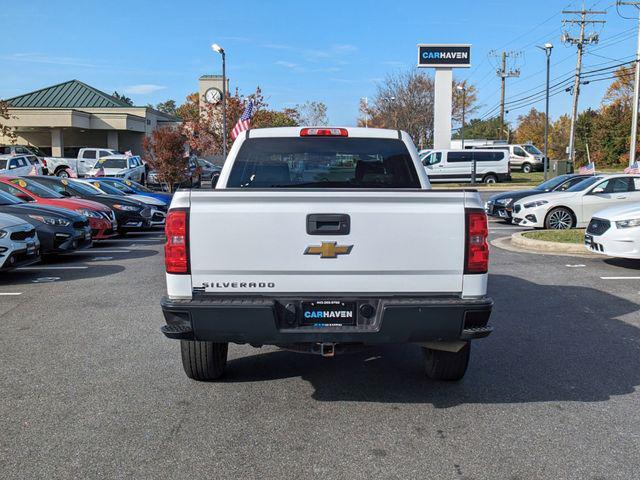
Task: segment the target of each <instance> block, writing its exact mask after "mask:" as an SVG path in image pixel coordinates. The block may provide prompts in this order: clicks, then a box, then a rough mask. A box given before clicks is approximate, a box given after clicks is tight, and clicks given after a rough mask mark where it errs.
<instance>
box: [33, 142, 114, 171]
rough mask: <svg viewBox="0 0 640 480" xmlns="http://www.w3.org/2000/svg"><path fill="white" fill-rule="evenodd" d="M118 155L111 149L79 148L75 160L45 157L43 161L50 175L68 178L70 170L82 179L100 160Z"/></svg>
mask: <svg viewBox="0 0 640 480" xmlns="http://www.w3.org/2000/svg"><path fill="white" fill-rule="evenodd" d="M118 153H119V152H118V151H117V150H113V149H111V148H81V149H80V150H79V151H78V156H77V157H76V158H71V157H69V158H67V157H45V161H46V163H47V169H48V170H49V174H50V175H56V176H58V177H63V178H68V177H69V169H70V170H72V171H73V172H74V173H75V174H76V175H77V176H78V177H84V176H86V175H87V174H88V173H89V170H91V169H92V168H93V167H94V165H95V164H96V162H97V161H98V160H99V159H100V158H103V157H108V156H110V155H117V154H118Z"/></svg>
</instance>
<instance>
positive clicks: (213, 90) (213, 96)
mask: <svg viewBox="0 0 640 480" xmlns="http://www.w3.org/2000/svg"><path fill="white" fill-rule="evenodd" d="M228 87H229V79H227V92H228V91H229V88H228ZM198 96H199V98H200V101H199V104H200V110H202V108H203V107H204V105H205V104H206V103H213V104H217V103H219V102H220V101H221V100H222V75H202V76H201V77H200V78H199V79H198Z"/></svg>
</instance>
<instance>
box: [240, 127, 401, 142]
mask: <svg viewBox="0 0 640 480" xmlns="http://www.w3.org/2000/svg"><path fill="white" fill-rule="evenodd" d="M304 128H320V129H333V128H335V129H337V128H341V129H345V130H347V132H348V133H349V137H350V138H396V139H398V138H402V137H401V132H400V130H389V129H385V128H362V127H333V126H332V127H326V126H325V127H322V126H321V127H306V126H305V127H275V128H253V129H249V130H247V131H245V132H244V135H245V136H246V138H274V137H299V136H300V132H301V130H302V129H304Z"/></svg>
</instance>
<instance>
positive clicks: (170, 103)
mask: <svg viewBox="0 0 640 480" xmlns="http://www.w3.org/2000/svg"><path fill="white" fill-rule="evenodd" d="M155 108H156V110H158V111H160V112H162V113H166V114H168V115H173V116H174V117H177V116H178V114H177V111H176V110H177V108H176V101H175V100H171V99H169V100H165V101H164V102H160V103H158V104H157V105H156V107H155Z"/></svg>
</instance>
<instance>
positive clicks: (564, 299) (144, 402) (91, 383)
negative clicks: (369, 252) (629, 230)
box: [0, 222, 640, 479]
mask: <svg viewBox="0 0 640 480" xmlns="http://www.w3.org/2000/svg"><path fill="white" fill-rule="evenodd" d="M516 230H517V228H516V227H511V226H509V225H506V224H503V223H500V222H492V223H491V238H492V239H496V238H499V237H502V236H507V235H509V234H510V233H512V232H513V231H516ZM162 242H163V238H162V232H159V231H157V232H151V233H145V234H135V235H131V236H130V237H127V238H125V239H117V240H111V241H107V242H103V243H102V244H101V245H100V246H98V247H96V248H94V249H91V250H87V251H84V252H79V253H75V254H72V255H69V256H66V257H60V258H58V259H56V260H55V261H51V262H49V263H47V264H45V265H41V266H40V265H38V266H33V267H30V268H24V269H19V270H17V271H14V272H10V273H6V274H2V275H1V276H0V319H1V326H2V335H1V336H0V379H1V381H0V390H1V391H0V398H1V399H2V400H1V401H0V472H2V473H1V474H0V477H2V478H4V479H14V478H15V479H18V478H19V479H23V478H30V479H31V478H48V479H51V478H136V479H145V478H154V479H155V478H192V479H198V478H202V479H212V478H263V479H264V478H283V477H287V478H316V477H322V478H348V479H356V478H367V479H368V478H398V479H407V478H429V479H434V478H477V479H480V478H482V479H484V478H513V479H515V478H521V479H525V478H527V479H528V478H553V479H558V478H624V479H629V478H637V476H638V470H639V468H640V457H639V456H638V451H639V450H640V433H639V432H640V409H639V408H638V406H639V405H640V395H639V394H638V390H637V387H638V385H640V330H639V328H640V313H639V312H638V310H639V306H640V263H637V262H628V261H621V260H610V259H602V258H593V257H589V258H586V257H564V256H547V255H539V254H529V253H518V252H512V251H506V250H502V249H499V248H493V249H492V274H491V278H490V287H489V289H490V294H491V295H492V296H493V297H494V299H495V309H494V314H493V316H492V322H491V323H492V325H493V326H494V327H495V332H494V333H493V334H492V335H491V336H490V337H489V338H488V339H486V340H481V341H477V342H476V343H475V344H474V345H473V351H472V360H471V366H470V368H469V371H468V372H467V376H466V377H465V378H464V380H463V381H461V382H459V383H454V384H447V383H437V382H433V381H429V380H427V379H426V378H425V377H424V375H423V374H422V371H421V362H420V361H421V358H420V351H419V349H418V348H417V347H414V346H389V347H383V348H376V349H371V350H367V351H365V352H361V353H357V354H353V355H347V356H343V357H336V358H334V359H324V358H320V357H314V356H307V355H302V354H296V353H290V352H284V351H279V350H278V349H276V348H270V347H269V348H262V349H260V350H256V349H253V348H251V347H246V346H231V347H230V355H229V358H230V362H229V368H228V372H227V375H226V377H225V380H224V381H222V382H220V383H197V382H194V381H191V380H189V379H188V378H187V377H186V376H185V375H184V374H183V372H182V367H181V364H180V359H179V345H178V343H177V342H175V341H170V340H167V339H165V338H164V337H163V336H162V335H161V334H160V332H159V328H160V326H161V325H162V323H163V320H162V316H161V312H160V307H159V299H160V297H161V296H162V295H163V293H164V291H165V285H164V276H163V255H162Z"/></svg>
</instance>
